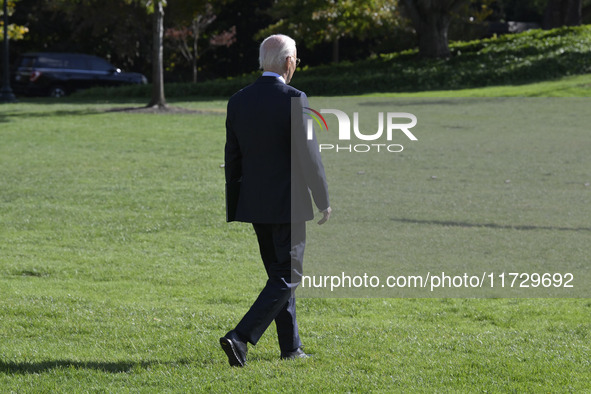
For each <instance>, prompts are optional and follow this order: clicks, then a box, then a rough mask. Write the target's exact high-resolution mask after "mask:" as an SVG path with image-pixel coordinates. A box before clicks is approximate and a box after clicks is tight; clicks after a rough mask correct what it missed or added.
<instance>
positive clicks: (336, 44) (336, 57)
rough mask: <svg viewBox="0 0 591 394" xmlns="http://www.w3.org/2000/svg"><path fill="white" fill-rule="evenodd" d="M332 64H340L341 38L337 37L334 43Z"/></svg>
mask: <svg viewBox="0 0 591 394" xmlns="http://www.w3.org/2000/svg"><path fill="white" fill-rule="evenodd" d="M332 62H333V63H338V62H339V38H338V37H336V38H335V39H334V41H333V42H332Z"/></svg>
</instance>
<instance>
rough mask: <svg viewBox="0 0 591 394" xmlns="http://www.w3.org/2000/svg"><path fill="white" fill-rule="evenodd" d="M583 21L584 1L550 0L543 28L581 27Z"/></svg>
mask: <svg viewBox="0 0 591 394" xmlns="http://www.w3.org/2000/svg"><path fill="white" fill-rule="evenodd" d="M582 20H583V0H548V4H547V5H546V11H545V12H544V23H543V27H544V29H553V28H555V27H560V26H579V25H580V24H581V23H582Z"/></svg>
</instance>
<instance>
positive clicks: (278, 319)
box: [236, 223, 306, 352]
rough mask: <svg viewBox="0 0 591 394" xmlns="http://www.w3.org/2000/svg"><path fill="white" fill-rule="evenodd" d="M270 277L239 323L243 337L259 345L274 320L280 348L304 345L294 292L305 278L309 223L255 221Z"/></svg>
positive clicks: (260, 246)
mask: <svg viewBox="0 0 591 394" xmlns="http://www.w3.org/2000/svg"><path fill="white" fill-rule="evenodd" d="M253 227H254V230H255V232H256V235H257V239H258V241H259V249H260V252H261V258H262V260H263V263H264V264H265V270H266V271H267V276H268V280H267V283H266V284H265V287H264V288H263V290H262V291H261V293H260V294H259V296H258V298H257V299H256V301H255V302H254V304H252V306H251V308H250V310H249V311H248V312H247V313H246V315H244V317H243V318H242V320H241V321H240V323H238V325H237V326H236V332H237V333H238V335H239V336H241V337H242V338H243V339H244V340H247V341H248V342H250V343H252V344H253V345H256V343H257V342H258V340H259V339H260V338H261V336H262V335H263V333H264V332H265V330H266V329H267V327H269V325H270V324H271V322H272V321H273V320H275V325H276V326H277V336H278V338H279V348H280V349H281V352H290V351H293V350H295V349H297V348H298V347H300V346H301V345H302V343H301V341H300V336H299V333H298V323H297V321H296V305H295V296H294V291H295V289H296V287H297V286H298V285H299V284H300V282H301V280H302V263H303V258H304V248H305V245H306V224H305V223H298V224H253Z"/></svg>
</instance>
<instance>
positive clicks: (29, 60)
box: [19, 56, 35, 67]
mask: <svg viewBox="0 0 591 394" xmlns="http://www.w3.org/2000/svg"><path fill="white" fill-rule="evenodd" d="M34 63H35V58H34V57H32V56H23V57H22V58H21V62H20V64H19V67H33V64H34Z"/></svg>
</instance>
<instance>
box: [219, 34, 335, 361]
mask: <svg viewBox="0 0 591 394" xmlns="http://www.w3.org/2000/svg"><path fill="white" fill-rule="evenodd" d="M259 62H260V66H261V68H262V69H263V71H264V72H263V75H262V76H261V77H260V78H259V79H257V81H256V82H255V83H253V84H252V85H249V86H247V87H246V88H244V89H242V90H240V91H239V92H238V93H236V94H235V95H234V96H232V97H231V98H230V100H229V102H228V111H227V118H226V147H225V172H226V186H227V193H228V192H229V191H230V190H236V185H239V194H238V196H237V201H236V199H231V198H228V199H227V203H228V204H232V203H231V201H234V202H235V203H236V206H235V207H233V206H228V207H227V208H228V212H230V211H232V214H231V215H232V216H233V217H228V221H232V220H236V221H241V222H247V223H252V225H253V227H254V230H255V233H256V236H257V239H258V243H259V249H260V254H261V258H262V260H263V263H264V265H265V270H266V272H267V276H268V280H267V282H266V284H265V287H264V288H263V290H262V291H261V293H260V294H259V296H258V298H257V299H256V301H255V302H254V303H253V305H252V306H251V308H250V310H249V311H248V312H247V313H246V314H245V315H244V317H243V318H242V320H241V321H240V322H239V323H238V325H237V326H236V328H235V329H233V330H231V331H230V332H228V333H227V334H226V335H225V336H224V337H222V338H220V345H221V346H222V349H223V350H224V351H225V352H226V355H227V356H228V360H229V362H230V365H232V366H244V365H245V363H246V353H247V343H249V342H250V343H251V344H252V345H256V343H257V342H258V340H259V339H260V337H261V336H262V335H263V333H264V332H265V330H266V329H267V327H268V326H269V325H270V324H271V322H272V321H273V320H275V324H276V327H277V335H278V339H279V348H280V350H281V358H282V359H294V358H306V357H308V356H309V355H307V354H306V353H305V352H304V351H303V350H302V343H301V340H300V337H299V333H298V324H297V321H296V308H295V297H294V291H295V288H296V287H297V286H298V285H299V283H300V281H301V276H302V261H303V253H304V247H305V243H306V236H305V234H306V227H305V222H306V221H308V220H312V219H313V218H314V211H313V209H312V202H311V198H310V191H311V192H312V196H313V197H314V203H315V204H316V206H317V207H318V209H319V210H320V211H321V212H322V213H323V217H322V219H320V221H319V222H318V224H323V223H325V222H326V221H327V220H328V219H329V217H330V213H331V208H330V204H329V200H328V188H327V183H326V176H325V173H324V167H323V165H322V161H321V159H320V154H319V150H318V143H317V141H316V138H315V136H314V138H313V139H311V140H308V138H307V137H306V131H305V128H304V127H303V126H304V124H305V119H304V115H303V109H304V107H307V106H308V102H307V97H306V95H305V94H304V93H303V92H301V91H299V90H297V89H295V88H293V87H291V86H289V85H288V83H289V82H290V81H291V77H292V76H293V74H294V72H295V69H296V67H297V65H298V63H299V59H298V58H297V52H296V46H295V41H294V40H292V39H291V38H290V37H287V36H284V35H273V36H270V37H268V38H266V39H265V40H264V41H263V42H262V43H261V46H260V52H259ZM292 102H293V105H292ZM292 125H293V127H292ZM232 185H234V186H233V187H231V186H232Z"/></svg>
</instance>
